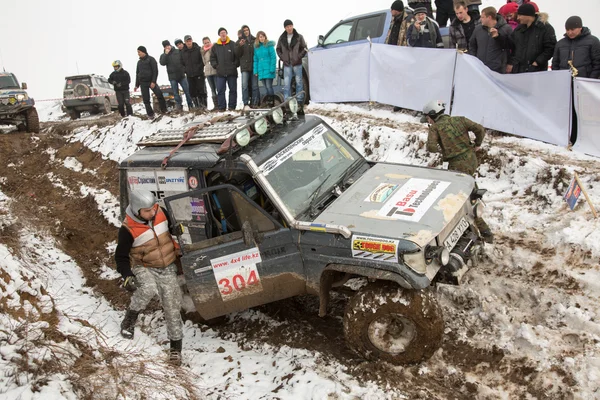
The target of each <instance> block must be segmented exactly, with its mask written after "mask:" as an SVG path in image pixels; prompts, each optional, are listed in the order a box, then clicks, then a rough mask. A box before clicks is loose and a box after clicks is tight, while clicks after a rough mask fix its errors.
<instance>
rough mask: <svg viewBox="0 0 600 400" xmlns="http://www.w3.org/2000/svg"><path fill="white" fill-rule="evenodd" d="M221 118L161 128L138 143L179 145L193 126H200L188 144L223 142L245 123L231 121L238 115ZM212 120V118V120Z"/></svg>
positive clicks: (141, 144)
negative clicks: (178, 127) (174, 127)
mask: <svg viewBox="0 0 600 400" xmlns="http://www.w3.org/2000/svg"><path fill="white" fill-rule="evenodd" d="M222 117H226V118H221V119H220V120H218V121H216V122H214V123H210V121H209V120H206V121H202V122H198V123H193V124H190V125H188V126H186V127H184V128H180V129H161V130H159V131H158V132H156V133H154V134H152V135H150V136H147V137H145V138H144V139H142V140H141V141H139V142H138V143H137V145H138V146H174V145H178V144H179V143H180V142H181V141H182V140H183V139H184V137H185V134H186V132H188V131H189V130H190V129H191V128H194V127H199V129H198V130H197V131H196V133H195V134H194V136H193V137H191V138H189V139H188V140H187V141H186V144H199V143H217V144H221V143H223V142H224V141H225V140H226V139H227V138H228V137H229V136H231V134H232V133H233V132H235V131H236V130H237V129H239V128H240V127H242V126H244V125H245V124H234V123H229V122H230V121H231V120H232V119H234V118H237V116H231V115H225V116H222ZM211 121H212V120H211Z"/></svg>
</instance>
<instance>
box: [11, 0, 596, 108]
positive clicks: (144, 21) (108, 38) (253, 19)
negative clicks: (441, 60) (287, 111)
mask: <svg viewBox="0 0 600 400" xmlns="http://www.w3.org/2000/svg"><path fill="white" fill-rule="evenodd" d="M391 3H392V1H369V0H343V1H342V0H335V1H331V0H329V1H325V0H320V1H315V0H305V1H285V0H277V1H275V0H263V1H260V0H254V1H232V0H229V1H222V2H208V1H196V2H192V1H186V2H183V1H173V2H165V1H155V0H146V1H138V0H120V1H115V0H104V1H102V0H100V1H88V0H79V1H67V0H52V1H48V0H18V1H6V0H4V1H2V5H1V9H2V28H3V29H2V31H3V33H2V35H0V56H1V58H0V63H1V64H2V67H4V69H6V71H9V72H13V73H15V74H16V75H17V77H18V79H19V81H20V82H27V84H28V86H29V90H28V91H29V94H30V95H31V96H33V97H34V98H35V99H36V100H42V99H49V98H58V97H62V89H63V86H64V77H65V76H67V75H72V74H76V73H82V74H83V73H96V74H100V75H104V76H108V75H109V74H110V73H111V72H112V67H111V63H112V61H113V60H115V59H119V60H121V61H122V62H123V66H124V68H125V69H126V70H128V71H129V72H130V73H131V75H132V79H134V75H135V66H136V63H137V59H138V57H137V52H136V49H137V47H138V46H139V45H144V46H146V48H147V49H148V53H149V54H150V55H152V56H154V57H155V58H156V59H157V61H158V58H159V56H160V54H161V53H162V51H163V49H162V45H161V42H162V41H163V40H164V39H168V40H170V41H171V43H173V42H174V40H175V38H183V36H184V35H186V34H190V35H192V37H193V38H194V41H196V42H198V43H201V41H202V38H203V37H204V36H209V37H210V38H211V40H212V41H213V42H214V41H216V39H217V38H218V35H217V30H218V29H219V27H221V26H223V27H225V28H226V29H227V30H228V31H229V34H230V37H232V38H235V39H237V30H238V29H239V28H240V27H241V26H242V25H243V24H247V25H249V26H250V29H251V30H252V33H256V32H257V31H259V30H263V31H265V32H266V34H267V36H268V37H269V39H271V40H275V41H276V40H277V38H278V37H279V35H281V33H282V32H283V21H284V20H285V19H287V18H289V19H291V20H292V21H293V22H294V27H295V28H296V29H297V30H298V32H299V33H301V34H303V35H304V37H305V39H306V41H307V43H308V45H309V47H313V46H315V45H316V44H317V37H318V36H319V35H320V34H325V33H327V32H328V31H329V29H330V28H331V27H332V26H333V25H334V24H336V23H337V22H338V21H340V20H341V19H344V18H347V17H350V16H353V15H357V14H363V13H367V12H371V11H378V10H381V9H386V8H389V7H390V5H391ZM405 3H406V2H405ZM504 3H505V0H489V1H486V0H484V6H488V5H492V6H495V7H499V6H501V5H502V4H504ZM537 4H538V6H539V7H540V9H541V10H542V11H547V12H548V13H549V14H550V23H551V24H552V25H553V26H554V28H555V29H556V31H557V36H559V37H562V35H563V34H564V22H565V20H566V18H568V17H569V16H571V15H579V16H581V17H582V18H583V23H584V25H585V26H588V27H589V28H590V29H591V30H592V33H595V34H596V35H598V34H600V0H561V1H559V0H538V2H537ZM158 81H159V83H161V84H166V83H167V73H166V69H165V67H162V66H160V65H159V77H158Z"/></svg>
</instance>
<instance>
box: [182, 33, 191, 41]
mask: <svg viewBox="0 0 600 400" xmlns="http://www.w3.org/2000/svg"><path fill="white" fill-rule="evenodd" d="M188 40H192V35H185V36H184V37H183V41H184V42H187V41H188Z"/></svg>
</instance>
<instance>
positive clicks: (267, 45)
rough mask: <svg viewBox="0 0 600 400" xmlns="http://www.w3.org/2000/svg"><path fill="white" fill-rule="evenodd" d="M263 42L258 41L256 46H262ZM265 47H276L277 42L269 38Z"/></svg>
mask: <svg viewBox="0 0 600 400" xmlns="http://www.w3.org/2000/svg"><path fill="white" fill-rule="evenodd" d="M261 45H262V43H260V42H259V43H258V44H257V45H256V46H255V47H260V46H261ZM264 47H275V42H274V41H272V40H267V43H265V44H264Z"/></svg>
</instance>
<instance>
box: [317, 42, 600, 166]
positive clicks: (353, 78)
mask: <svg viewBox="0 0 600 400" xmlns="http://www.w3.org/2000/svg"><path fill="white" fill-rule="evenodd" d="M357 57H358V58H360V59H357ZM364 59H366V62H365V60H364ZM308 61H309V74H310V97H311V101H314V102H316V103H326V102H327V103H331V102H346V101H356V102H359V101H375V102H379V103H383V104H390V105H394V106H398V107H403V108H408V109H412V110H418V111H421V110H422V108H423V105H424V104H426V103H427V102H429V101H431V100H436V99H437V100H442V101H445V102H446V104H452V106H451V110H452V111H451V113H452V115H462V116H465V117H467V118H470V119H472V120H473V121H476V122H479V123H481V124H482V125H483V126H485V127H486V128H489V129H495V130H499V131H502V132H507V133H511V134H514V135H518V136H523V137H526V138H530V139H534V140H540V141H543V142H547V143H552V144H556V145H559V146H567V145H568V143H569V135H570V131H571V118H572V115H571V114H572V112H571V110H572V102H571V101H572V99H571V94H572V86H571V75H570V72H569V71H549V72H536V73H527V74H509V75H502V74H498V73H495V72H492V71H491V70H489V69H488V68H487V67H486V66H485V65H484V64H483V63H482V62H481V61H479V59H477V58H476V57H472V56H469V55H467V54H462V53H458V52H456V51H454V50H449V49H419V48H410V47H400V46H389V45H384V44H378V43H373V44H369V43H365V44H361V45H355V46H346V47H338V48H335V49H326V50H323V49H319V50H312V51H309V55H308ZM366 65H368V66H366ZM575 81H576V90H577V88H579V90H580V92H581V96H579V100H580V103H581V105H580V107H583V108H582V110H587V111H586V112H583V111H582V112H579V113H578V114H585V115H586V117H585V118H587V119H585V120H584V121H581V123H580V124H579V126H580V129H579V131H578V135H577V136H578V139H577V143H578V144H577V145H576V146H575V147H574V149H577V150H579V151H583V152H585V153H588V154H593V155H597V156H600V151H599V150H600V138H599V137H598V136H600V135H599V134H598V133H595V132H598V127H599V126H600V125H599V124H600V117H596V119H592V118H591V117H593V116H597V115H600V114H599V113H597V112H596V114H594V112H593V111H592V110H599V109H600V82H598V81H597V82H598V83H595V82H592V81H594V80H589V79H585V80H579V79H576V80H575ZM583 81H585V82H583ZM577 82H583V84H581V85H579V86H577ZM453 90H454V94H453ZM576 100H577V98H576ZM581 119H582V117H581V115H580V116H579V120H581ZM594 130H595V132H594ZM590 135H591V136H590ZM594 135H595V136H594ZM580 140H582V144H581V146H580V145H579V141H580ZM592 144H593V145H592Z"/></svg>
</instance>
